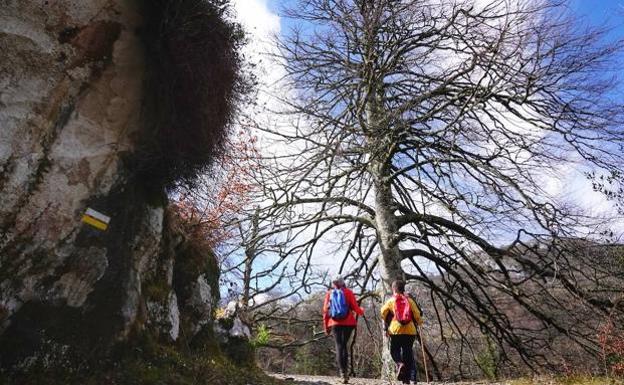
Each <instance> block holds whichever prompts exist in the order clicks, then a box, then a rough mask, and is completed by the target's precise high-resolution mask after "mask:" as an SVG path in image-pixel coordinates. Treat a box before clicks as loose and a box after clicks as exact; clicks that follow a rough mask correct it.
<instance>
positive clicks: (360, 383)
mask: <svg viewBox="0 0 624 385" xmlns="http://www.w3.org/2000/svg"><path fill="white" fill-rule="evenodd" d="M271 376H273V377H275V378H278V379H280V380H285V381H287V383H292V384H293V385H342V380H341V379H340V378H338V377H325V376H300V375H294V374H272V375H271ZM349 384H351V385H400V382H398V381H392V382H390V381H382V380H379V379H374V378H351V379H349ZM419 384H423V385H424V384H425V383H424V382H419ZM429 384H430V385H443V384H444V385H504V384H505V383H504V382H502V383H492V382H485V381H481V382H479V381H475V382H453V383H450V382H430V383H429Z"/></svg>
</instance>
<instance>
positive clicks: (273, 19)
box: [232, 0, 624, 233]
mask: <svg viewBox="0 0 624 385" xmlns="http://www.w3.org/2000/svg"><path fill="white" fill-rule="evenodd" d="M296 1H297V0H232V3H233V6H234V10H235V13H236V14H237V18H238V20H239V21H240V22H241V23H242V24H243V26H244V27H245V28H246V30H247V31H248V33H249V39H250V43H249V44H248V46H247V47H246V48H245V50H246V51H245V53H246V56H247V57H249V58H251V59H252V60H253V61H255V62H256V63H258V67H259V69H260V70H259V80H260V82H261V83H264V84H272V83H273V82H275V81H276V80H278V79H279V78H280V77H281V75H283V73H284V71H283V69H282V68H280V65H279V63H278V64H277V65H276V64H271V63H268V62H267V61H266V60H265V59H262V58H261V56H262V55H261V53H263V52H267V51H270V50H271V49H273V44H272V43H271V35H272V34H280V33H281V32H282V31H286V30H287V29H288V28H289V27H290V26H291V25H293V23H295V21H293V20H287V19H284V18H281V17H280V16H279V13H280V9H281V7H282V6H283V5H289V4H293V3H295V2H296ZM478 1H483V2H484V1H488V0H478ZM567 5H568V7H569V9H570V10H571V11H572V12H573V13H574V14H575V15H576V16H578V17H580V19H581V21H582V22H584V23H587V24H589V25H593V26H598V27H603V26H610V27H611V28H612V29H611V32H610V34H609V35H608V37H609V38H615V37H617V36H619V37H623V36H624V0H569V1H568V2H567ZM623 75H624V69H623ZM622 92H623V93H624V90H623V91H622ZM560 175H561V178H560V179H558V180H557V179H551V180H550V181H549V184H548V186H547V187H546V190H547V191H548V192H550V193H552V194H553V195H558V196H563V197H565V198H567V199H569V200H571V201H573V202H576V203H578V204H579V205H581V206H583V207H584V208H586V209H589V210H590V212H591V213H592V214H594V215H597V216H600V215H601V214H605V215H608V214H610V213H612V212H613V209H612V208H611V206H610V204H609V203H607V202H605V200H604V198H603V196H602V195H601V194H599V193H597V192H594V191H593V190H592V188H591V185H590V183H589V182H588V181H587V180H586V179H585V178H584V177H583V175H582V170H580V169H574V168H566V169H562V170H561V173H560ZM619 227H621V228H618V229H616V231H621V232H623V233H624V223H623V224H622V226H619Z"/></svg>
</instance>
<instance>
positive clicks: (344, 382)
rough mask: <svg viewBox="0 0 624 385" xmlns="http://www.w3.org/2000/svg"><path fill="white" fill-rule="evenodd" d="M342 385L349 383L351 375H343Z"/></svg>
mask: <svg viewBox="0 0 624 385" xmlns="http://www.w3.org/2000/svg"><path fill="white" fill-rule="evenodd" d="M342 383H343V384H348V383H349V374H347V373H345V374H343V375H342Z"/></svg>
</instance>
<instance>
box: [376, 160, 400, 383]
mask: <svg viewBox="0 0 624 385" xmlns="http://www.w3.org/2000/svg"><path fill="white" fill-rule="evenodd" d="M384 170H385V166H384V165H380V164H376V165H374V166H373V175H374V180H375V224H376V227H377V239H378V241H379V247H380V249H381V253H380V254H379V257H378V258H379V266H380V268H381V281H382V290H383V302H385V301H387V300H388V299H389V298H390V296H391V295H392V282H393V281H395V280H398V279H404V274H403V271H402V269H401V258H400V251H399V248H398V246H397V245H396V244H395V243H396V242H393V239H394V237H395V236H396V233H397V231H398V228H397V224H396V218H395V215H394V209H393V207H394V204H393V199H392V191H391V187H390V186H389V185H388V184H387V183H385V182H384V177H385V176H386V175H385V174H386V173H384ZM381 321H382V323H381V327H382V328H384V320H381ZM382 336H383V350H382V367H381V378H382V379H383V380H391V379H394V378H395V373H396V369H395V364H394V361H393V360H392V356H391V355H390V341H389V338H388V337H387V336H386V333H385V330H382Z"/></svg>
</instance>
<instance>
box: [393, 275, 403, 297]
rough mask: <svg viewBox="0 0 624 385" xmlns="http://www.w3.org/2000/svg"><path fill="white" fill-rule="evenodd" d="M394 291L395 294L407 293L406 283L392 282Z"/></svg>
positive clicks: (398, 280)
mask: <svg viewBox="0 0 624 385" xmlns="http://www.w3.org/2000/svg"><path fill="white" fill-rule="evenodd" d="M392 291H393V292H394V294H403V293H405V282H404V281H401V280H400V279H397V280H396V281H394V282H392Z"/></svg>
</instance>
